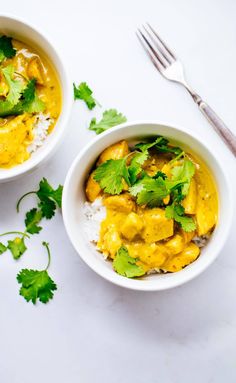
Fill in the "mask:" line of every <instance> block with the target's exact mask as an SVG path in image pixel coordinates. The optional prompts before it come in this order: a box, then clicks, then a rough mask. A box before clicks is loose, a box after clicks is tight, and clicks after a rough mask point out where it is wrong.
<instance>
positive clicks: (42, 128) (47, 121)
mask: <svg viewBox="0 0 236 383" xmlns="http://www.w3.org/2000/svg"><path fill="white" fill-rule="evenodd" d="M53 121H54V120H53V119H52V118H51V117H50V115H49V114H44V113H39V114H38V115H37V117H36V121H35V123H34V129H33V134H34V139H33V141H32V142H31V143H30V145H29V146H28V148H27V150H28V152H29V153H33V152H35V151H36V150H37V149H38V148H39V147H40V146H42V145H43V143H44V140H45V139H46V137H47V135H48V129H49V127H50V125H51V124H52V123H53Z"/></svg>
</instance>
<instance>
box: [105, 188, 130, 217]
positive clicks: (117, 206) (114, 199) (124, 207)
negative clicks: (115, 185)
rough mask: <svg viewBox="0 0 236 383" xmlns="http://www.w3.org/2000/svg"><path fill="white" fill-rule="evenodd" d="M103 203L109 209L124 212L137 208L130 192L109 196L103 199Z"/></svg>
mask: <svg viewBox="0 0 236 383" xmlns="http://www.w3.org/2000/svg"><path fill="white" fill-rule="evenodd" d="M103 205H104V206H106V207H107V208H108V209H113V210H118V211H119V212H123V213H130V212H131V211H133V210H135V202H134V201H133V199H132V197H131V196H130V195H129V194H128V193H124V194H120V195H113V196H110V197H107V198H105V199H104V200H103Z"/></svg>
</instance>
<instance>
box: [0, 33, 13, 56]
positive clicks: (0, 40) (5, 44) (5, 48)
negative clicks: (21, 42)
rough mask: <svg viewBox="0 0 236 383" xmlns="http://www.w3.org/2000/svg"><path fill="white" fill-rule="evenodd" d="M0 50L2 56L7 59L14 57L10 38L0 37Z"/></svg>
mask: <svg viewBox="0 0 236 383" xmlns="http://www.w3.org/2000/svg"><path fill="white" fill-rule="evenodd" d="M0 50H1V52H2V54H3V55H4V56H5V57H7V58H11V57H14V56H15V54H16V49H15V48H13V45H12V38H11V37H7V36H1V37H0Z"/></svg>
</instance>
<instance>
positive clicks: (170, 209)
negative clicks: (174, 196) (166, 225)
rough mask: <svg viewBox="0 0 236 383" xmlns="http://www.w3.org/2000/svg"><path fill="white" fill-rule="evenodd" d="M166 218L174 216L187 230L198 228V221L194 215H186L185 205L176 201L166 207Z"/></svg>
mask: <svg viewBox="0 0 236 383" xmlns="http://www.w3.org/2000/svg"><path fill="white" fill-rule="evenodd" d="M165 215H166V218H168V219H171V218H173V219H174V220H175V221H176V222H178V223H179V224H180V226H181V227H182V229H183V230H184V231H186V232H191V231H194V230H195V229H196V223H195V222H194V220H193V218H192V217H188V216H187V215H185V212H184V207H183V206H182V205H180V204H179V203H176V202H175V201H174V202H173V203H172V204H171V205H169V206H167V207H166V209H165Z"/></svg>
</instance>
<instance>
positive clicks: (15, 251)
mask: <svg viewBox="0 0 236 383" xmlns="http://www.w3.org/2000/svg"><path fill="white" fill-rule="evenodd" d="M7 248H8V249H9V250H10V252H11V253H12V255H13V258H14V259H19V258H20V257H21V255H22V254H24V252H25V251H26V250H27V247H26V246H25V242H24V237H22V238H20V237H16V238H15V239H14V240H13V241H11V240H10V241H8V246H7Z"/></svg>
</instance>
